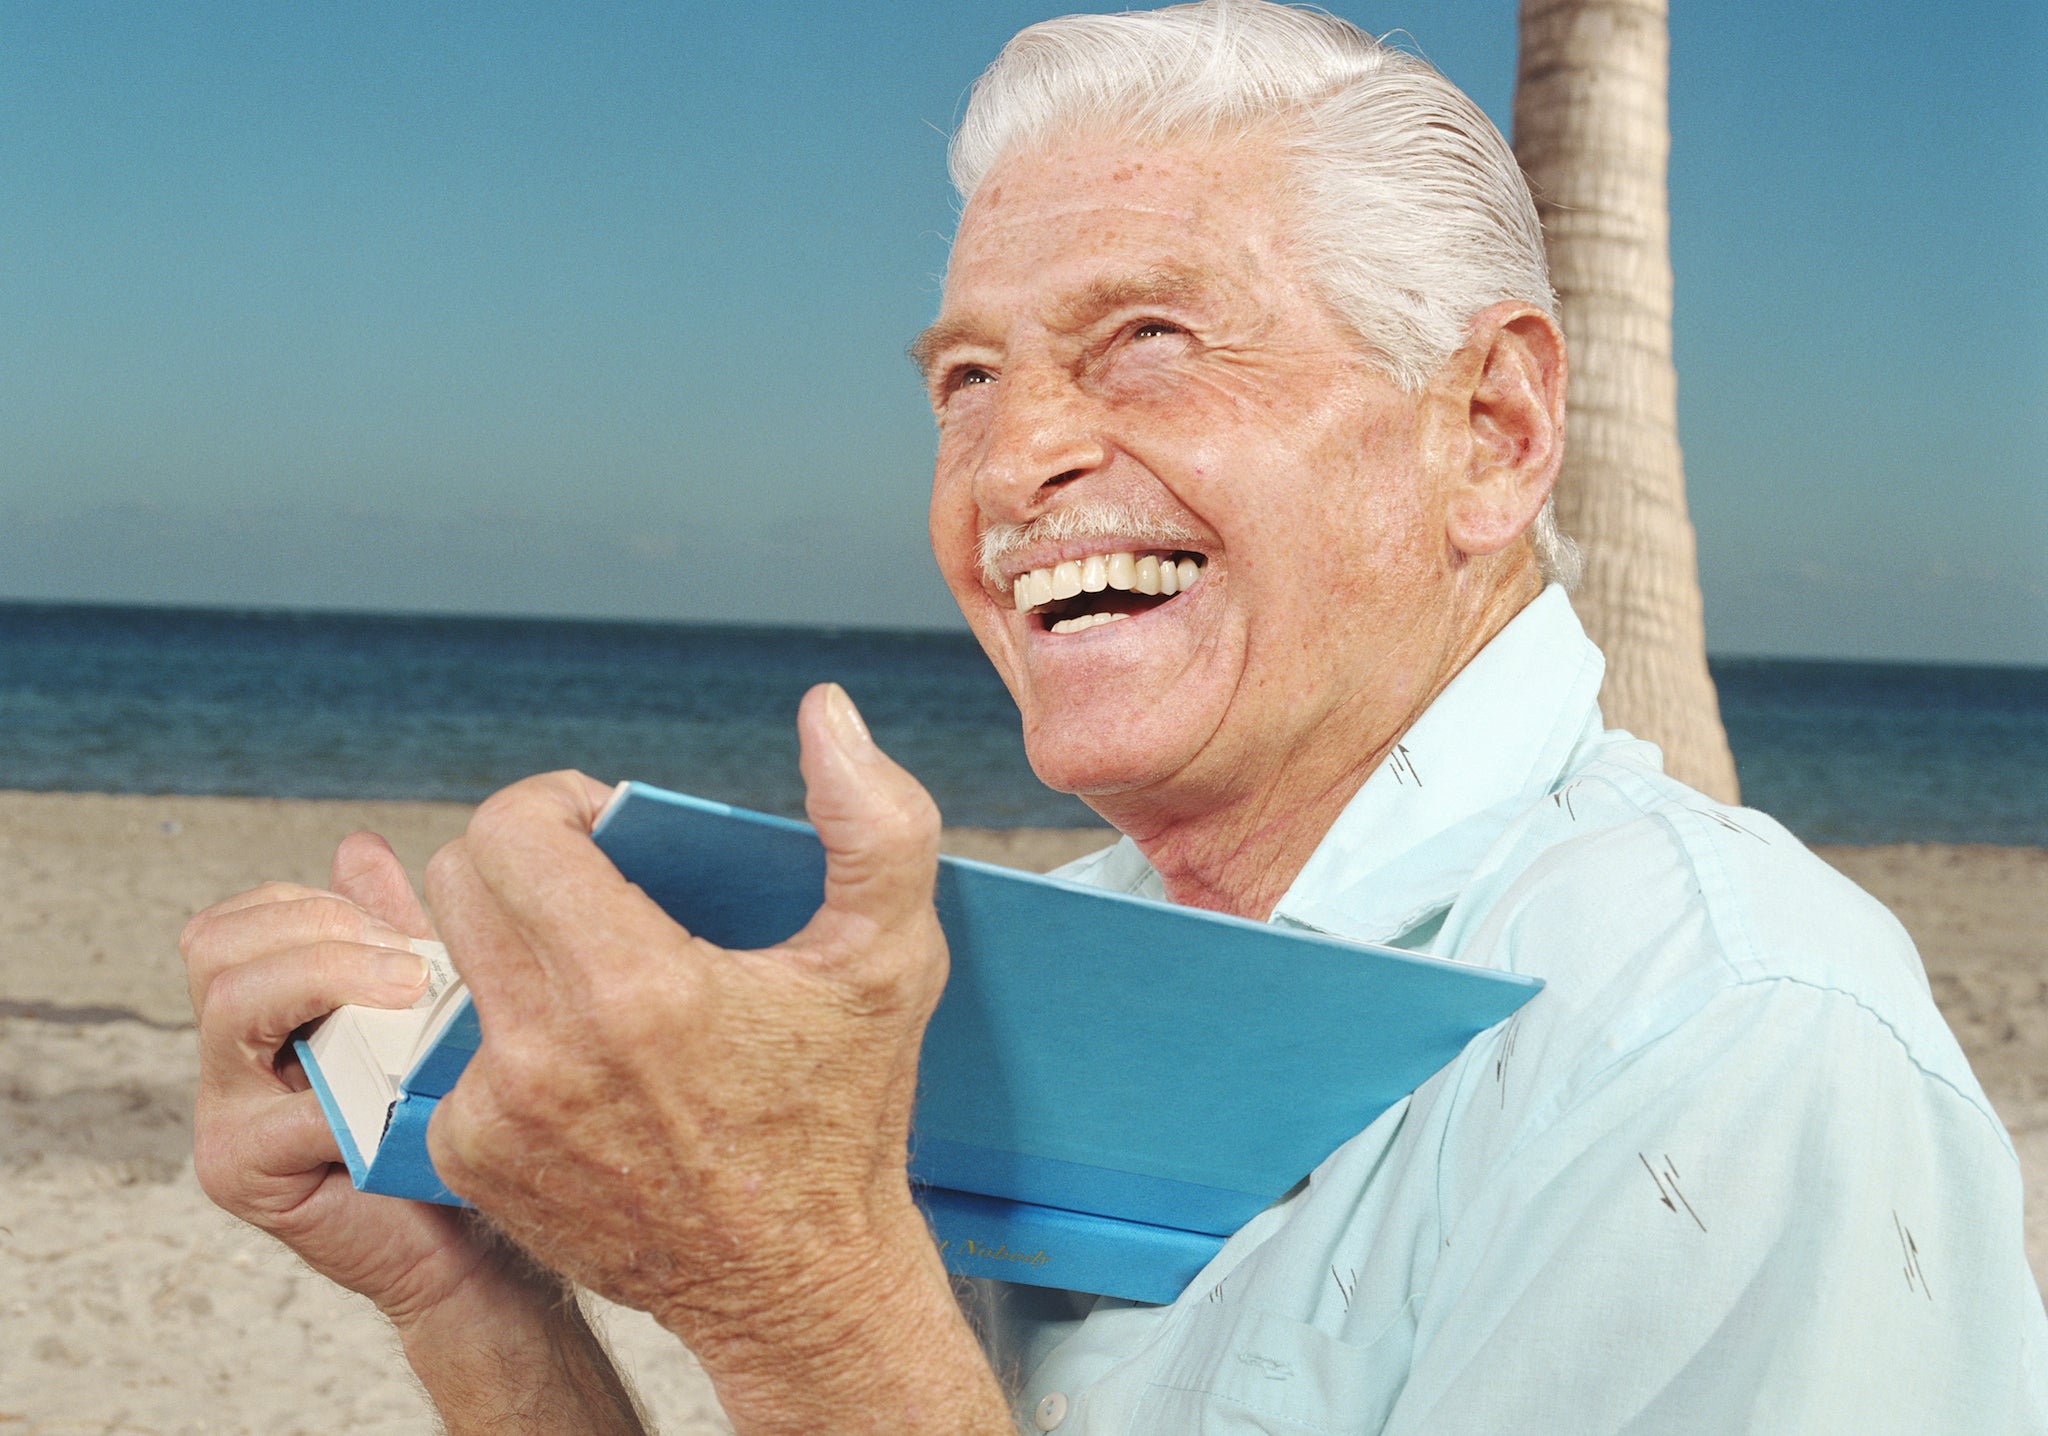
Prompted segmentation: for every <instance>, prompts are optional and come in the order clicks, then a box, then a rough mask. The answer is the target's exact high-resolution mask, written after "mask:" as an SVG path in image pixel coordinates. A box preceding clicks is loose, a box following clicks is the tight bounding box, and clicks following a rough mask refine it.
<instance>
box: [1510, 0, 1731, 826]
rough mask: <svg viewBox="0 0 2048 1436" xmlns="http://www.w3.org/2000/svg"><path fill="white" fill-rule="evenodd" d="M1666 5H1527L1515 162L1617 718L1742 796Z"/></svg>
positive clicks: (1562, 513) (1707, 783)
mask: <svg viewBox="0 0 2048 1436" xmlns="http://www.w3.org/2000/svg"><path fill="white" fill-rule="evenodd" d="M1665 5H1666V0H1521V40H1522V44H1521V61H1520V65H1519V67H1518V71H1517V74H1516V80H1515V122H1514V127H1515V138H1514V147H1515V156H1516V158H1517V159H1519V160H1520V161H1521V163H1522V168H1523V169H1524V170H1525V171H1527V173H1528V175H1529V180H1530V183H1531V184H1532V185H1533V187H1534V188H1535V191H1536V205H1537V210H1538V212H1539V213H1540V214H1541V215H1542V218H1543V232H1544V236H1545V240H1546V242H1547V244H1548V246H1549V250H1550V271H1551V281H1552V283H1553V284H1555V285H1556V287H1557V292H1558V298H1559V300H1560V302H1561V304H1562V306H1563V308H1562V314H1561V318H1562V321H1563V324H1564V331H1565V336H1566V339H1567V342H1568V344H1569V346H1570V354H1571V399H1570V411H1569V432H1568V437H1567V440H1566V444H1565V460H1564V472H1563V474H1562V476H1561V477H1560V478H1559V479H1558V486H1557V516H1558V521H1559V524H1560V526H1561V527H1562V528H1563V529H1564V531H1565V532H1566V533H1568V534H1570V535H1572V536H1573V537H1574V538H1576V539H1577V540H1578V541H1579V544H1580V546H1581V547H1582V548H1583V550H1584V551H1585V556H1586V576H1585V581H1584V583H1583V584H1582V585H1581V586H1580V589H1579V592H1578V593H1577V594H1576V595H1575V596H1574V598H1573V604H1574V606H1575V607H1576V608H1577V609H1578V611H1579V616H1580V618H1581V620H1582V621H1583V622H1584V623H1585V625H1586V630H1587V632H1588V633H1590V634H1591V635H1592V637H1593V641H1594V642H1596V643H1598V644H1599V645H1600V647H1601V648H1602V649H1603V650H1604V651H1605V652H1606V654H1607V682H1606V685H1605V686H1604V687H1603V688H1602V689H1601V692H1600V705H1601V708H1602V710H1603V711H1604V712H1605V713H1606V715H1607V721H1608V722H1609V723H1611V724H1613V725H1614V726H1616V727H1621V728H1626V729H1628V730H1629V731H1631V732H1633V733H1635V734H1636V735H1637V736H1639V737H1643V738H1648V739H1650V740H1651V741H1653V742H1655V743H1657V744H1658V745H1659V746H1660V747H1662V748H1663V750H1664V763H1665V767H1666V769H1667V770H1668V771H1669V772H1671V773H1672V774H1673V775H1675V776H1676V777H1678V778H1680V779H1681V780H1683V781H1684V782H1687V783H1690V784H1692V785H1693V786H1694V787H1696V788H1699V789H1700V790H1701V791H1703V792H1706V793H1708V794H1710V795H1712V796H1713V797H1716V798H1720V799H1722V800H1724V801H1727V802H1733V801H1735V800H1736V793H1737V790H1736V782H1735V760H1734V758H1733V757H1732V756H1731V755H1730V753H1729V751H1728V737H1727V734H1726V733H1725V732H1724V731H1723V729H1722V727H1721V710H1720V705H1719V703H1718V702H1717V700H1716V698H1715V694H1714V681H1713V679H1712V678H1711V677H1710V676H1709V675H1708V673H1707V653H1706V626H1705V621H1704V618H1703V616H1702V613H1701V604H1700V585H1699V566H1698V560H1697V558H1696V556H1695V553H1694V543H1693V529H1692V521H1691V519H1690V518H1689V517H1688V516H1687V514H1686V508H1685V464H1684V461H1683V459H1682V458H1681V457H1680V454H1679V450H1678V375H1677V371H1676V370H1675V369H1673V367H1672V363H1671V210H1670V200H1669V196H1668V192H1667V190H1666V166H1667V164H1668V161H1669V158H1670V153H1671V123H1670V113H1669V106H1668V101H1667V98H1666V88H1667V84H1668V78H1669V70H1670V29H1669V24H1668V21H1667V13H1666V8H1665Z"/></svg>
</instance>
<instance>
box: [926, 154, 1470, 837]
mask: <svg viewBox="0 0 2048 1436" xmlns="http://www.w3.org/2000/svg"><path fill="white" fill-rule="evenodd" d="M1286 185H1287V173H1286V170H1285V168H1284V166H1283V163H1282V161H1281V158H1280V155H1279V152H1278V151H1277V150H1276V149H1275V148H1274V147H1273V146H1272V145H1270V144H1269V143H1265V142H1261V141H1259V140H1256V139H1247V140H1243V141H1240V142H1237V143H1234V144H1230V145H1227V146H1221V147H1219V146H1214V145H1211V146H1199V147H1198V146H1188V147H1165V148H1161V147H1149V146H1138V145H1133V144H1131V143H1129V142H1120V141H1117V140H1114V139H1101V140H1096V141H1092V142H1085V141H1077V142H1074V143H1072V144H1067V145H1062V146H1059V147H1056V148H1053V149H1050V150H1044V151H1037V152H1031V153H1025V154H1020V155H1017V156H1013V157H1012V158H1010V159H1008V160H1006V161H1005V162H1004V163H1002V164H1001V165H999V166H998V167H997V168H996V170H995V171H994V172H993V173H991V174H990V175H989V177H988V178H987V179H986V180H985V181H984V182H983V184H982V186H981V188H980V189H979V190H978V191H977V192H976V194H975V196H974V198H973V200H972V202H971V203H970V204H969V205H968V207H967V210H966V213H965V215H964V216H963V218H962V221H961V225H960V232H959V236H958V239H957V241H956V243H955V246H954V249H953V257H952V264H951V268H950V270H949V272H948V275H947V281H946V289H945V297H944V301H943V304H942V306H941V310H940V315H939V318H938V321H937V322H936V323H935V324H934V325H933V326H932V328H931V329H930V330H928V331H927V332H926V334H925V336H924V337H923V338H922V339H920V341H919V343H918V345H917V346H916V349H915V351H914V352H915V353H916V355H917V357H918V359H919V361H920V363H921V364H922V365H923V366H924V368H925V370H926V373H927V377H928V380H929V383H930V389H931V397H932V404H933V409H934V412H935V414H936V416H937V419H938V426H939V451H938V462H937V467H936V471H935V476H934V483H933V491H932V506H931V535H932V544H933V548H934V551H935V552H936V554H937V556H938V560H939V565H940V568H941V570H942V571H943V573H944V574H945V577H946V581H947V584H948V586H949V587H950V588H951V589H952V592H953V595H954V598H955V599H956V600H957V601H958V602H959V604H960V607H961V610H962V611H963V612H964V613H965V614H966V616H967V620H968V623H969V624H970V625H971V626H972V628H973V630H974V632H975V635H976V636H977V637H978V638H979V639H980V640H981V643H982V646H983V647H984V648H985V649H986V650H987V651H988V654H989V656H990V658H991V659H992V660H993V661H994V663H995V665H996V667H997V669H998V670H999V671H1000V672H1001V673H1002V675H1003V678H1004V681H1005V682H1006V683H1008V685H1009V687H1010V690H1011V692H1012V694H1013V695H1014V696H1015V697H1016V700H1017V704H1018V707H1019V708H1020V709H1021V710H1022V713H1023V719H1024V737H1025V744H1026V748H1027V751H1028V752H1029V755H1030V758H1031V762H1032V766H1033V768H1034V769H1036V771H1037V772H1038V774H1039V776H1040V777H1041V778H1042V779H1044V780H1045V781H1046V782H1047V783H1048V784H1050V785H1051V786H1053V787H1055V788H1060V789H1064V790H1066V791H1070V792H1077V793H1080V794H1081V795H1083V796H1084V797H1086V798H1087V799H1089V801H1090V802H1091V804H1092V805H1093V806H1095V807H1096V808H1097V809H1098V810H1100V811H1102V812H1103V813H1104V815H1105V816H1107V817H1109V818H1110V820H1111V821H1112V822H1114V823H1116V824H1117V825H1118V826H1119V827H1122V828H1123V829H1124V830H1125V831H1127V832H1130V833H1132V834H1133V835H1134V836H1136V837H1138V838H1139V840H1140V841H1141V842H1144V841H1145V840H1146V837H1147V835H1148V832H1154V831H1158V830H1160V829H1162V828H1163V827H1166V826H1170V825H1172V824H1173V823H1174V822H1176V821H1178V820H1181V819H1183V818H1185V817H1186V816H1187V815H1189V814H1190V813H1196V812H1201V811H1204V810H1213V809H1215V808H1216V807H1217V806H1218V805H1231V804H1240V805H1241V804H1246V803H1249V804H1251V805H1252V806H1254V807H1263V808H1266V809H1270V810H1271V811H1272V812H1273V813H1274V814H1275V815H1276V816H1275V819H1274V820H1276V821H1277V820H1279V818H1278V815H1279V814H1281V813H1283V812H1284V810H1285V809H1286V807H1287V805H1288V804H1289V803H1290V802H1292V801H1294V800H1295V799H1296V798H1297V797H1299V796H1301V794H1300V793H1299V792H1298V791H1297V790H1300V789H1302V788H1303V787H1304V785H1306V786H1307V787H1308V788H1310V789H1317V788H1325V787H1328V786H1330V785H1333V784H1334V785H1340V786H1341V785H1344V784H1347V783H1348V784H1349V786H1348V787H1346V788H1345V789H1344V791H1345V793H1346V794H1347V795H1348V792H1349V791H1350V789H1352V788H1355V787H1356V785H1357V781H1358V780H1359V779H1361V778H1362V774H1358V773H1353V772H1351V771H1350V769H1351V768H1353V767H1356V766H1357V765H1358V764H1360V763H1362V762H1365V761H1368V760H1369V759H1370V758H1372V757H1373V756H1374V755H1375V754H1376V751H1377V749H1378V748H1379V747H1380V746H1381V743H1382V741H1383V740H1385V741H1390V740H1391V738H1392V736H1393V735H1394V734H1395V733H1397V732H1398V731H1399V730H1400V729H1401V728H1402V727H1404V726H1405V725H1406V723H1407V722H1408V721H1409V719H1410V718H1411V717H1412V715H1413V713H1414V712H1415V711H1416V710H1417V708H1418V707H1419V706H1420V704H1421V703H1422V702H1424V701H1426V698H1427V697H1428V695H1429V694H1430V693H1431V692H1432V691H1434V688H1435V687H1436V686H1439V685H1440V682H1441V681H1442V679H1443V677H1445V676H1446V675H1443V674H1442V673H1440V672H1439V671H1438V670H1439V669H1440V667H1441V662H1440V660H1441V657H1442V655H1443V654H1444V653H1445V652H1446V651H1447V647H1448V646H1451V645H1453V644H1454V641H1455V635H1454V634H1453V633H1452V632H1451V630H1452V629H1453V628H1454V627H1455V624H1454V622H1453V621H1452V619H1451V616H1450V614H1449V608H1450V604H1449V602H1448V594H1449V590H1450V589H1451V588H1452V587H1453V586H1454V580H1453V575H1454V573H1455V570H1456V568H1457V564H1456V562H1455V555H1454V554H1453V553H1452V552H1451V551H1450V549H1449V546H1448V545H1447V543H1446V538H1445V519H1444V506H1445V498H1444V484H1443V483H1442V482H1441V481H1440V474H1441V472H1442V471H1444V470H1445V468H1446V465H1445V462H1444V461H1443V457H1442V451H1443V450H1444V448H1445V446H1444V445H1443V444H1441V443H1439V442H1438V441H1437V435H1438V431H1439V429H1440V428H1441V425H1439V424H1437V423H1436V420H1435V418H1434V417H1433V414H1434V409H1433V406H1432V402H1431V399H1430V397H1429V395H1428V394H1426V393H1425V394H1423V395H1410V394H1404V393H1403V392H1402V391H1400V390H1399V389H1398V388H1397V387H1396V386H1395V385H1394V384H1393V383H1392V381H1391V380H1389V379H1387V378H1386V377H1385V376H1384V375H1383V374H1381V373H1380V372H1379V371H1378V370H1376V369H1375V368H1373V367H1372V366H1371V365H1370V364H1369V363H1368V362H1367V358H1366V356H1365V354H1364V352H1363V350H1362V348H1361V345H1360V343H1359V340H1358V338H1357V336H1356V335H1355V333H1353V332H1352V331H1350V330H1348V329H1347V328H1346V327H1345V326H1344V325H1343V323H1342V322H1341V321H1340V320H1339V319H1338V318H1337V317H1336V316H1335V315H1334V314H1333V313H1332V312H1331V310H1330V308H1329V307H1328V305H1327V304H1326V303H1325V301H1324V300H1323V299H1322V298H1321V297H1320V296H1319V295H1318V294H1317V293H1316V292H1315V290H1314V289H1313V288H1312V287H1311V286H1310V284H1309V283H1308V282H1307V280H1306V278H1305V277H1304V274H1303V271H1302V267H1301V264H1300V262H1299V260H1298V258H1297V256H1296V255H1295V254H1294V253H1293V252H1292V251H1291V249H1290V241H1289V234H1290V225H1289V218H1290V216H1289V207H1288V201H1287V194H1286ZM1169 575H1171V577H1170V578H1169ZM1155 590H1156V591H1155ZM1317 796H1318V797H1320V794H1318V795H1317Z"/></svg>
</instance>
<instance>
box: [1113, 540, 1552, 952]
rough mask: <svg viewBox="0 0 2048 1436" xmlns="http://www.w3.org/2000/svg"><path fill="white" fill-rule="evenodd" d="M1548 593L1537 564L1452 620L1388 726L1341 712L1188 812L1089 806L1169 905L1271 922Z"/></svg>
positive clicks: (1126, 803) (1127, 802)
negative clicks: (1347, 812)
mask: <svg viewBox="0 0 2048 1436" xmlns="http://www.w3.org/2000/svg"><path fill="white" fill-rule="evenodd" d="M1541 591H1542V585H1541V583H1540V581H1538V580H1536V578H1535V576H1534V573H1533V569H1532V570H1531V571H1530V572H1529V574H1528V575H1527V577H1526V578H1525V579H1524V580H1523V581H1521V582H1516V583H1512V584H1506V585H1502V586H1500V587H1498V588H1496V589H1494V590H1493V591H1492V592H1491V593H1489V594H1488V595H1487V596H1486V597H1485V598H1484V599H1482V600H1481V601H1480V602H1478V603H1477V604H1475V605H1474V608H1473V610H1472V612H1471V613H1470V614H1468V615H1466V616H1465V621H1462V622H1460V623H1458V624H1456V625H1454V626H1453V628H1452V633H1451V637H1450V638H1449V640H1448V641H1447V642H1446V643H1445V644H1444V645H1443V647H1442V649H1441V651H1440V655H1439V657H1438V660H1437V661H1436V662H1435V663H1434V664H1433V665H1432V678H1431V681H1430V682H1429V684H1428V685H1427V687H1426V688H1425V689H1424V690H1423V692H1422V694H1421V696H1420V698H1419V699H1418V700H1417V701H1415V702H1414V703H1412V704H1410V705H1409V706H1408V710H1407V712H1406V713H1405V714H1403V715H1400V716H1398V717H1397V718H1396V719H1395V720H1394V721H1393V722H1392V723H1391V724H1389V723H1388V722H1387V721H1386V720H1385V719H1384V718H1382V719H1380V720H1379V721H1377V722H1375V721H1373V720H1372V719H1371V718H1369V717H1367V716H1365V715H1364V714H1361V713H1354V712H1350V711H1339V712H1338V713H1336V714H1334V715H1333V716H1332V719H1331V720H1330V721H1329V722H1326V723H1324V724H1323V725H1322V726H1321V728H1320V730H1319V732H1318V733H1317V735H1316V736H1315V738H1314V740H1312V741H1311V742H1310V743H1308V744H1305V745H1301V746H1299V747H1297V748H1295V749H1294V750H1293V751H1291V752H1289V753H1286V754H1281V755H1277V757H1276V767H1275V769H1274V771H1273V772H1272V773H1270V774H1268V775H1265V776H1264V777H1263V778H1262V779H1261V780H1259V781H1253V782H1248V783H1245V784H1243V785H1241V786H1239V787H1236V788H1235V789H1234V790H1233V791H1230V792H1226V793H1222V794H1214V793H1212V794H1210V795H1208V796H1207V798H1206V799H1205V800H1204V801H1201V802H1199V803H1196V804H1191V805H1188V806H1187V807H1186V808H1184V809H1180V810H1173V809H1166V810H1162V808H1160V807H1159V806H1157V805H1156V804H1155V803H1152V802H1147V801H1143V800H1139V801H1131V799H1134V798H1136V797H1137V795H1128V797H1126V798H1123V799H1104V800H1095V801H1091V803H1090V806H1092V807H1094V808H1096V810H1097V811H1098V812H1100V813H1101V814H1102V815H1103V817H1105V818H1107V819H1108V820H1109V821H1110V822H1111V823H1112V824H1113V825H1114V826H1116V827H1117V828H1118V829H1120V830H1121V831H1123V832H1125V833H1127V834H1129V835H1130V837H1131V839H1132V840H1133V841H1134V842H1136V843H1137V845H1138V848H1139V850H1140V851H1141V852H1143V853H1144V855H1145V859H1146V861H1147V862H1149V863H1151V865H1152V867H1153V868H1154V870H1156V871H1157V872H1158V874H1159V877H1160V881H1161V882H1162V883H1163V884H1164V886H1165V890H1166V897H1167V899H1168V901H1170V902H1175V903H1180V904H1182V905H1184V906H1187V907H1200V908H1208V909H1210V910H1212V911H1215V912H1227V913H1231V914H1234V915H1236V916H1238V917H1248V918H1252V919H1255V920H1258V921H1264V920H1265V919H1266V918H1267V917H1269V916H1270V915H1271V914H1272V912H1273V909H1274V907H1275V906H1276V905H1277V904H1278V903H1279V901H1280V899H1281V898H1283V897H1285V896H1286V894H1287V890H1288V889H1289V888H1290V887H1292V886H1293V885H1294V880H1295V878H1297V877H1298V876H1300V874H1301V870H1302V868H1304V867H1305V866H1307V864H1308V860H1309V858H1310V856H1311V855H1313V854H1314V852H1315V850H1316V848H1317V846H1318V845H1320V844H1321V842H1322V841H1323V839H1324V837H1326V836H1327V835H1328V833H1329V831H1330V829H1331V828H1332V827H1333V826H1334V825H1335V824H1336V821H1337V819H1338V818H1339V817H1340V816H1341V815H1342V814H1343V812H1344V809H1345V806H1346V805H1347V804H1349V803H1350V801H1351V799H1352V798H1353V797H1354V796H1356V794H1357V792H1358V790H1359V789H1360V788H1362V787H1364V786H1365V782H1366V780H1367V779H1368V778H1370V777H1371V776H1372V774H1373V773H1374V772H1375V771H1376V770H1377V769H1378V768H1379V766H1380V764H1381V763H1383V762H1384V761H1385V760H1386V758H1387V755H1388V754H1390V753H1391V752H1392V751H1393V749H1394V745H1395V744H1396V743H1398V742H1400V741H1401V739H1402V738H1403V737H1405V736H1406V735H1407V733H1408V730H1409V729H1410V728H1412V727H1414V725H1415V722H1416V720H1417V719H1419V718H1420V717H1421V716H1422V715H1423V713H1424V712H1425V711H1427V710H1428V708H1429V706H1430V705H1431V704H1432V703H1434V702H1435V701H1436V700H1437V697H1438V696H1439V695H1440V694H1441V693H1442V692H1443V690H1444V689H1445V688H1446V687H1448V686H1449V685H1450V682H1451V680H1452V679H1453V678H1455V677H1457V675H1458V674H1459V672H1460V671H1462V670H1463V668H1464V667H1465V665H1466V664H1467V663H1469V662H1471V661H1472V659H1473V657H1474V656H1475V655H1477V654H1478V652H1479V651H1480V650H1481V649H1482V648H1484V647H1486V645H1487V644H1488V643H1490V642H1492V641H1493V638H1494V636H1495V635H1496V634H1498V633H1499V632H1500V631H1501V629H1503V628H1505V627H1506V626H1507V624H1508V621H1509V620H1510V619H1512V618H1513V617H1514V616H1515V615H1516V614H1517V613H1519V612H1521V610H1522V609H1523V608H1525V607H1527V606H1528V604H1529V603H1530V601H1531V600H1533V599H1534V598H1535V597H1536V595H1537V594H1539V593H1540V592H1541ZM1375 730H1377V731H1375Z"/></svg>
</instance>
